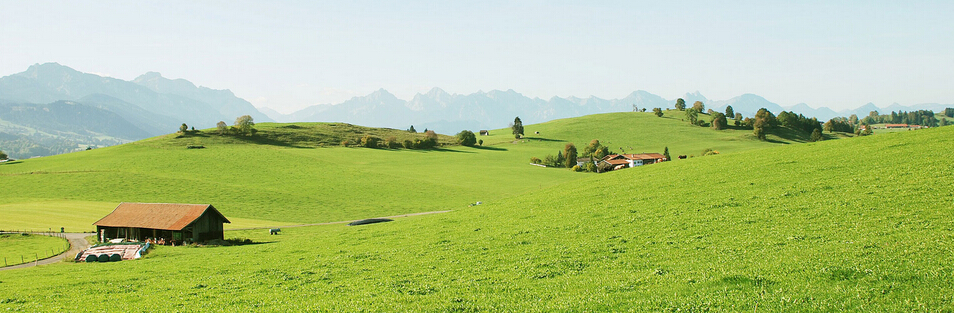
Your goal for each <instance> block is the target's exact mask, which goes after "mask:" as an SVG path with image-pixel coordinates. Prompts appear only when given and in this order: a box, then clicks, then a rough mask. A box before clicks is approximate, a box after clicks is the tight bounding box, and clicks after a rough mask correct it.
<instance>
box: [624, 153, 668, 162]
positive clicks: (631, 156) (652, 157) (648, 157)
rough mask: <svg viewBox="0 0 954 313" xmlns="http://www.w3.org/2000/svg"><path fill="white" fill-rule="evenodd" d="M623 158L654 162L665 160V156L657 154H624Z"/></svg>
mask: <svg viewBox="0 0 954 313" xmlns="http://www.w3.org/2000/svg"><path fill="white" fill-rule="evenodd" d="M623 157H624V158H627V159H630V160H655V159H664V158H666V156H664V155H662V154H659V153H640V154H624V155H623Z"/></svg>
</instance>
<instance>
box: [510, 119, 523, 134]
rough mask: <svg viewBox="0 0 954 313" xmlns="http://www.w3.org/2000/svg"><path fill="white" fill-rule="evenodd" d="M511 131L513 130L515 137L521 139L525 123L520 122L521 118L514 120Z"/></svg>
mask: <svg viewBox="0 0 954 313" xmlns="http://www.w3.org/2000/svg"><path fill="white" fill-rule="evenodd" d="M510 129H512V130H513V137H514V138H517V139H520V136H523V121H521V120H520V117H519V116H517V118H515V119H513V126H510Z"/></svg>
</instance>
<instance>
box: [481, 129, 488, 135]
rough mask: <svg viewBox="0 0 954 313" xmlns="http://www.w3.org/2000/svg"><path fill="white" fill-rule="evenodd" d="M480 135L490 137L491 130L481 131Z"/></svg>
mask: <svg viewBox="0 0 954 313" xmlns="http://www.w3.org/2000/svg"><path fill="white" fill-rule="evenodd" d="M480 135H481V136H490V131H489V130H481V131H480Z"/></svg>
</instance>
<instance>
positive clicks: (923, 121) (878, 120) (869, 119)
mask: <svg viewBox="0 0 954 313" xmlns="http://www.w3.org/2000/svg"><path fill="white" fill-rule="evenodd" d="M947 113H948V112H947V110H945V114H947ZM951 113H954V112H951ZM938 122H939V121H938V119H937V117H935V116H934V111H932V110H917V111H913V112H904V111H899V112H894V111H891V114H878V111H871V112H870V113H868V116H866V117H865V118H863V119H861V123H862V124H867V125H870V124H909V125H921V126H927V127H937V126H938Z"/></svg>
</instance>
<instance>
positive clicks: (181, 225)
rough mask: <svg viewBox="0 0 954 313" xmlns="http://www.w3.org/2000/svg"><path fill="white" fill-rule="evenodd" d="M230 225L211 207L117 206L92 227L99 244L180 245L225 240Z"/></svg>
mask: <svg viewBox="0 0 954 313" xmlns="http://www.w3.org/2000/svg"><path fill="white" fill-rule="evenodd" d="M223 223H231V222H229V220H228V219H227V218H225V216H223V215H222V213H219V211H218V210H216V209H215V207H213V206H212V205H211V204H178V203H126V202H123V203H120V204H119V206H117V207H116V209H115V210H113V212H112V213H109V215H106V217H103V218H102V219H100V220H99V221H96V223H93V225H96V233H97V234H98V235H99V239H100V241H102V242H106V241H107V240H110V239H116V238H125V239H127V240H137V241H146V240H153V241H157V242H170V243H183V242H203V241H207V240H213V239H225V237H224V234H223V228H222V225H223Z"/></svg>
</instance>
